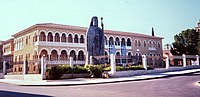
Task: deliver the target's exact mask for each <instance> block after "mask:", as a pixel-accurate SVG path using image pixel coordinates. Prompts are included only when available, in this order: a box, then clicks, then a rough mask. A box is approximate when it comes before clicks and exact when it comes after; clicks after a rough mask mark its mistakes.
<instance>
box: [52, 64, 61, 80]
mask: <svg viewBox="0 0 200 97" xmlns="http://www.w3.org/2000/svg"><path fill="white" fill-rule="evenodd" d="M48 72H49V75H51V79H60V77H61V76H62V74H63V71H62V68H61V67H60V66H54V67H51V69H48Z"/></svg>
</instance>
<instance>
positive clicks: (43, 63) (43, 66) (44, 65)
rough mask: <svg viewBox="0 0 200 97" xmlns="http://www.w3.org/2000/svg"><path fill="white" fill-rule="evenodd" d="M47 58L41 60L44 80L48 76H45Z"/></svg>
mask: <svg viewBox="0 0 200 97" xmlns="http://www.w3.org/2000/svg"><path fill="white" fill-rule="evenodd" d="M45 61H46V58H45V56H42V58H41V76H42V80H43V79H46V75H45V73H46V62H45Z"/></svg>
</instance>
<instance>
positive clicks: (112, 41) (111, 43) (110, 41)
mask: <svg viewBox="0 0 200 97" xmlns="http://www.w3.org/2000/svg"><path fill="white" fill-rule="evenodd" d="M109 45H114V40H113V37H110V38H109Z"/></svg>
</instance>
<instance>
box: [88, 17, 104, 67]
mask: <svg viewBox="0 0 200 97" xmlns="http://www.w3.org/2000/svg"><path fill="white" fill-rule="evenodd" d="M102 21H103V18H101V26H102V27H101V28H100V27H98V17H96V16H94V17H92V20H91V23H90V27H89V28H88V31H87V56H86V58H87V60H89V59H88V58H89V57H90V56H101V55H104V27H103V22H102ZM97 61H98V60H96V62H95V61H94V64H96V63H99V62H97Z"/></svg>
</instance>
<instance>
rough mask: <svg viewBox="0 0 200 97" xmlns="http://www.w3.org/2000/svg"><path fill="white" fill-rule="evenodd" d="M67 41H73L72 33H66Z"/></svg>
mask: <svg viewBox="0 0 200 97" xmlns="http://www.w3.org/2000/svg"><path fill="white" fill-rule="evenodd" d="M68 42H69V43H72V42H73V40H72V34H69V35H68Z"/></svg>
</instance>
